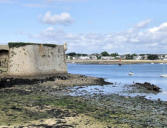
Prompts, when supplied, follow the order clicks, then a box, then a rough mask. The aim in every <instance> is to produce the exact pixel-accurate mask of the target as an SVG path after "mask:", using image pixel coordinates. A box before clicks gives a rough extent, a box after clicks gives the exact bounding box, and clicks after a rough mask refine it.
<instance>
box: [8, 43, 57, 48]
mask: <svg viewBox="0 0 167 128" xmlns="http://www.w3.org/2000/svg"><path fill="white" fill-rule="evenodd" d="M8 45H9V48H14V47H16V48H18V47H22V46H26V45H41V44H39V43H29V42H9V43H8ZM42 45H43V46H47V47H56V46H57V45H55V44H42Z"/></svg>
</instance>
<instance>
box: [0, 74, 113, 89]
mask: <svg viewBox="0 0 167 128" xmlns="http://www.w3.org/2000/svg"><path fill="white" fill-rule="evenodd" d="M42 83H44V84H52V85H56V86H75V85H77V86H79V85H104V84H111V83H109V82H106V81H105V80H104V79H103V78H96V77H89V76H85V75H78V74H70V73H65V74H54V75H41V76H27V77H16V76H15V77H13V76H7V75H3V76H1V77H0V88H3V87H12V86H13V85H24V84H31V85H33V84H42Z"/></svg>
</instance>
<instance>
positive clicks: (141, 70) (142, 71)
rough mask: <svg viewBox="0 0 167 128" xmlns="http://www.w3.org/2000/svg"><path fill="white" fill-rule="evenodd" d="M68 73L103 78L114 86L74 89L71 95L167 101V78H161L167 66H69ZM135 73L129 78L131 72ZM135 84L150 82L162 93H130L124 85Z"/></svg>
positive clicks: (166, 72) (166, 71)
mask: <svg viewBox="0 0 167 128" xmlns="http://www.w3.org/2000/svg"><path fill="white" fill-rule="evenodd" d="M68 71H69V72H70V73H75V74H84V75H88V76H95V77H102V78H105V79H106V80H107V81H109V82H113V83H114V85H105V86H86V87H82V88H78V89H76V88H77V87H75V88H73V90H75V91H73V93H71V95H85V94H94V93H95V94H96V93H97V94H99V93H101V94H112V93H118V94H120V95H129V96H136V95H142V96H146V98H149V99H158V98H160V99H161V100H164V101H167V78H161V77H160V75H161V74H167V64H128V65H122V66H118V65H96V64H91V65H89V64H68ZM130 71H131V72H134V75H133V76H129V75H128V73H129V72H130ZM133 82H141V83H143V82H150V83H152V84H155V85H157V86H159V87H160V88H161V90H162V92H161V93H158V94H151V93H128V92H126V89H127V88H126V87H124V85H127V84H132V83H133Z"/></svg>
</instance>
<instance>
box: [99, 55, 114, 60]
mask: <svg viewBox="0 0 167 128" xmlns="http://www.w3.org/2000/svg"><path fill="white" fill-rule="evenodd" d="M101 59H102V60H114V59H115V57H112V56H102V57H101Z"/></svg>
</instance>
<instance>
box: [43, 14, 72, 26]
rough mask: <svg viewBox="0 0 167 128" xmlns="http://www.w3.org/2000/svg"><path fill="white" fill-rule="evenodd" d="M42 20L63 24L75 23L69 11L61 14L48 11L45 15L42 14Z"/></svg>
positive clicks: (48, 22)
mask: <svg viewBox="0 0 167 128" xmlns="http://www.w3.org/2000/svg"><path fill="white" fill-rule="evenodd" d="M40 20H41V21H42V22H43V23H45V24H51V25H55V24H61V25H70V24H72V23H73V19H72V17H71V15H70V14H69V13H67V12H63V13H61V14H54V15H52V14H51V12H50V11H48V12H46V13H45V14H44V16H41V18H40Z"/></svg>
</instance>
